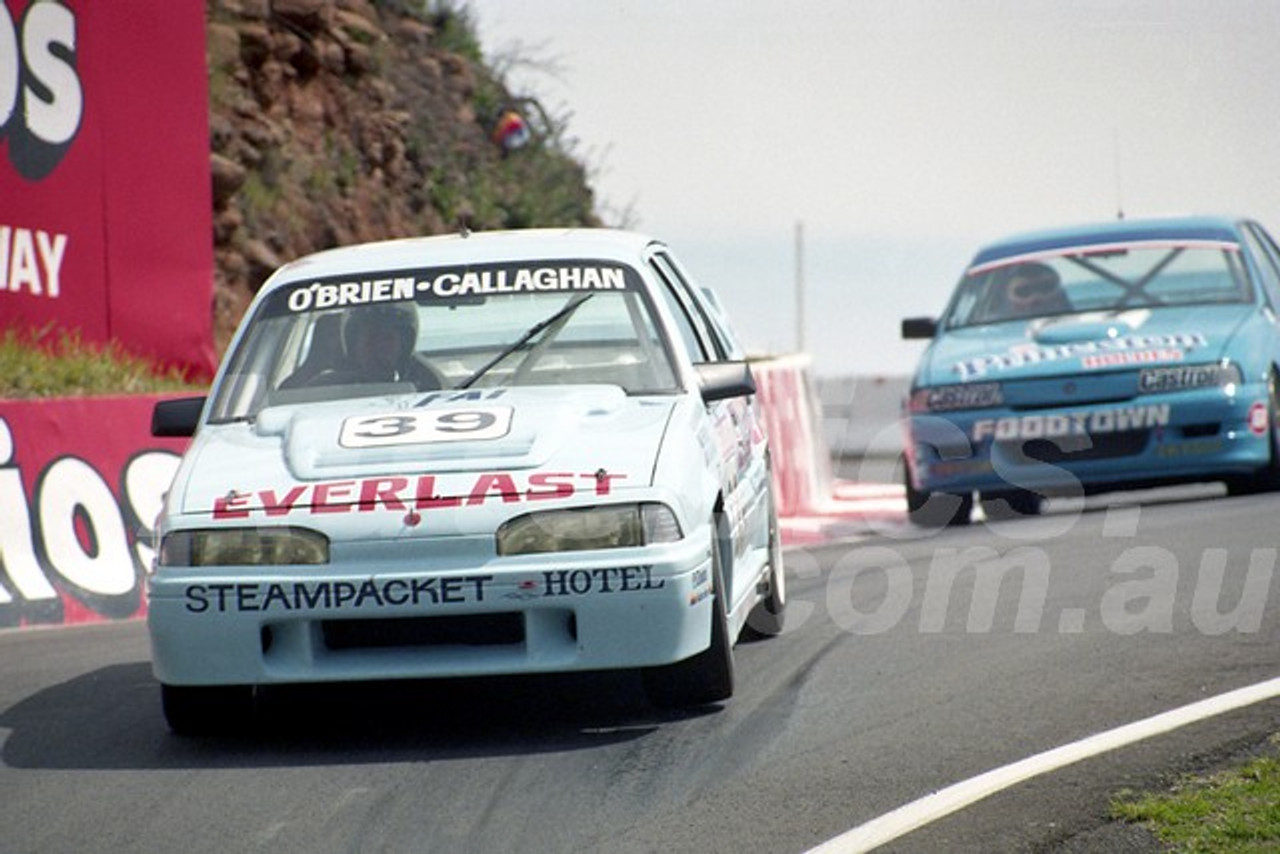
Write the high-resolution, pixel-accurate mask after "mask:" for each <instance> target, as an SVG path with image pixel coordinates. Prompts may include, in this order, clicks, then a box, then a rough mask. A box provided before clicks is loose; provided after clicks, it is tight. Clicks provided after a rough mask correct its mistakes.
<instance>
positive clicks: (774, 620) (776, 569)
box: [744, 497, 787, 640]
mask: <svg viewBox="0 0 1280 854" xmlns="http://www.w3.org/2000/svg"><path fill="white" fill-rule="evenodd" d="M786 617H787V578H786V567H785V566H784V565H783V562H782V540H781V538H780V537H779V536H778V511H777V509H776V508H775V507H774V504H773V498H772V497H770V499H769V593H768V594H767V595H766V596H765V597H764V598H763V599H761V600H760V601H759V602H757V603H756V606H755V607H754V608H752V609H751V613H750V614H749V615H748V616H747V627H746V630H745V631H744V634H745V635H746V636H747V637H748V638H750V639H753V640H759V639H760V638H771V637H774V636H776V635H780V634H782V627H783V624H784V623H785V622H786Z"/></svg>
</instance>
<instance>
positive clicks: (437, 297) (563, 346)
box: [212, 260, 676, 421]
mask: <svg viewBox="0 0 1280 854" xmlns="http://www.w3.org/2000/svg"><path fill="white" fill-rule="evenodd" d="M246 323H247V326H246V328H245V330H244V334H243V335H242V336H241V337H240V340H239V343H238V344H237V346H236V348H235V350H234V352H233V353H231V354H230V356H229V357H228V368H227V371H226V374H225V377H224V378H223V379H222V381H221V383H220V385H219V389H218V392H217V396H216V398H215V400H214V404H213V410H212V413H213V415H212V417H213V420H215V421H228V420H235V419H243V418H251V417H253V416H255V415H256V414H257V413H258V412H259V411H260V410H261V409H263V408H264V407H267V406H274V405H290V404H300V403H308V402H316V401H330V400H340V399H346V398H353V397H367V396H373V395H386V394H398V393H405V394H408V393H414V392H421V391H432V390H437V389H462V388H490V387H495V386H501V385H595V384H610V385H617V386H621V387H622V388H623V389H624V390H625V391H626V392H627V393H628V394H645V393H662V392H670V391H674V390H675V387H676V372H675V370H674V368H673V367H672V362H671V356H670V351H669V349H668V345H667V342H666V341H665V340H664V338H663V336H662V335H661V334H660V332H659V326H658V324H657V323H656V322H655V320H654V315H653V310H652V305H651V304H650V302H649V299H648V296H647V292H646V290H645V288H644V286H643V283H642V282H641V281H640V279H639V273H638V272H636V271H635V270H634V269H632V268H631V267H628V266H626V265H622V264H619V263H616V262H611V261H591V260H565V261H542V262H528V263H508V264H490V265H472V266H468V267H465V268H452V267H450V268H428V269H420V270H397V271H371V272H369V273H368V274H361V275H354V276H342V277H330V278H323V279H308V280H302V281H298V282H296V283H292V284H289V285H285V286H281V287H279V288H275V289H273V290H272V292H271V294H270V295H269V296H268V297H267V298H265V299H264V300H263V301H262V302H261V303H259V305H258V306H257V308H256V310H255V311H254V313H253V314H252V316H251V317H250V318H249V319H248V320H247V321H246Z"/></svg>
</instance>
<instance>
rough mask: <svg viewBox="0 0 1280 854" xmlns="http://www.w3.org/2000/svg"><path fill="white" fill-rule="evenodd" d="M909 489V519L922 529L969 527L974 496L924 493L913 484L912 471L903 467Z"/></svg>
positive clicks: (905, 481)
mask: <svg viewBox="0 0 1280 854" xmlns="http://www.w3.org/2000/svg"><path fill="white" fill-rule="evenodd" d="M902 471H903V481H904V483H905V485H906V489H907V519H909V520H910V521H911V523H912V524H914V525H917V526H918V527H921V528H947V527H952V526H955V525H968V524H969V516H970V515H971V514H972V513H973V495H972V494H971V493H966V494H964V495H953V494H951V493H947V492H923V491H921V490H918V489H916V488H915V487H914V486H912V484H911V471H910V469H908V468H907V466H905V465H904V466H903V467H902Z"/></svg>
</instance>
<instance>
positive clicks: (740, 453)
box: [650, 250, 769, 608]
mask: <svg viewBox="0 0 1280 854" xmlns="http://www.w3.org/2000/svg"><path fill="white" fill-rule="evenodd" d="M650 265H651V266H652V268H653V270H654V272H655V273H657V276H658V279H659V280H660V281H661V282H662V285H663V290H664V291H665V293H664V294H663V298H664V299H665V301H666V302H667V304H668V308H670V309H671V310H672V314H673V315H675V316H676V323H677V325H678V326H680V327H682V329H681V335H682V336H683V337H685V338H686V346H688V347H689V350H690V353H691V355H692V357H693V359H694V361H695V362H722V361H734V360H738V359H742V358H743V354H742V353H741V351H740V349H739V348H738V345H737V342H736V341H735V340H734V339H733V337H732V334H731V333H730V332H729V331H728V328H727V324H725V322H724V321H723V319H722V318H721V316H720V313H719V310H718V309H717V308H716V307H715V306H714V305H712V304H711V303H710V302H709V301H706V300H705V298H704V297H703V295H702V293H701V292H700V291H698V290H697V289H696V288H694V287H693V286H692V285H691V284H690V282H689V280H688V278H687V276H686V275H685V274H684V273H683V271H682V270H681V269H680V266H679V264H678V263H677V262H676V260H675V259H674V258H673V257H672V256H671V254H670V253H669V252H668V251H666V250H658V251H655V252H654V253H653V254H652V255H651V257H650ZM707 413H708V416H709V417H710V419H711V422H712V427H713V431H714V433H715V436H716V442H717V449H718V451H719V454H720V459H719V466H720V478H721V484H722V488H723V490H724V496H725V500H724V510H725V515H726V517H727V518H726V521H727V522H728V524H729V526H730V530H731V533H732V536H733V567H732V572H731V577H730V578H728V579H726V583H727V584H728V585H729V586H730V588H731V589H730V597H729V601H730V602H732V603H733V606H734V607H735V608H736V607H737V605H738V603H739V602H740V601H741V599H742V597H743V596H745V595H747V594H748V593H749V592H750V591H751V590H752V589H753V588H754V586H755V581H756V577H757V576H758V574H759V572H760V568H761V566H762V565H763V563H764V561H765V560H766V559H767V555H768V545H769V542H768V541H769V518H768V509H769V507H768V501H767V499H768V494H769V493H768V489H769V471H768V462H767V458H766V439H765V432H764V426H763V425H764V421H763V419H762V418H761V417H760V411H759V404H758V403H757V401H756V399H755V397H754V396H750V397H735V398H730V399H728V400H720V401H715V402H713V403H710V404H707Z"/></svg>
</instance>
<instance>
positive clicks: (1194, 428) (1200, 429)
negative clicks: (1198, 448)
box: [1182, 421, 1222, 439]
mask: <svg viewBox="0 0 1280 854" xmlns="http://www.w3.org/2000/svg"><path fill="white" fill-rule="evenodd" d="M1221 429H1222V425H1221V424H1219V423H1218V422H1217V421H1214V422H1213V423H1211V424H1188V425H1187V426H1186V427H1183V428H1182V435H1183V436H1185V437H1187V438H1188V439H1199V438H1202V437H1204V436H1216V435H1218V431H1219V430H1221Z"/></svg>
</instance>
